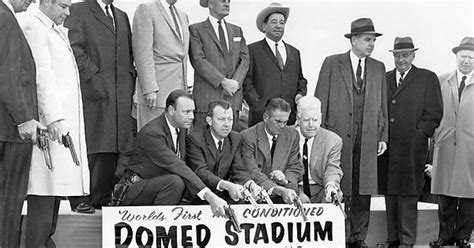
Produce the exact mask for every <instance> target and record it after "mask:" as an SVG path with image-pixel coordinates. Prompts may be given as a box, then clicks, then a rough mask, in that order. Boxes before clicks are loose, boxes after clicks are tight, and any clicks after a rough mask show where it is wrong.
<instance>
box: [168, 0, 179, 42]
mask: <svg viewBox="0 0 474 248" xmlns="http://www.w3.org/2000/svg"><path fill="white" fill-rule="evenodd" d="M170 12H171V17H173V22H174V28H175V29H176V33H178V37H179V39H180V40H181V39H182V38H181V30H180V29H179V24H178V18H176V9H175V8H174V4H170Z"/></svg>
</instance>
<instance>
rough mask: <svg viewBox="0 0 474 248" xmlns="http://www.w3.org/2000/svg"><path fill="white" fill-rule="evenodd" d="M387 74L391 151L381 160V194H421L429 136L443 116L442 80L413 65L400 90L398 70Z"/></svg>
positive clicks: (389, 147)
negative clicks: (440, 83)
mask: <svg viewBox="0 0 474 248" xmlns="http://www.w3.org/2000/svg"><path fill="white" fill-rule="evenodd" d="M386 75H387V86H388V87H387V89H388V91H387V101H388V102H387V103H388V117H389V119H390V126H389V140H388V150H387V151H386V152H385V153H384V154H383V155H382V156H380V157H379V167H378V169H379V187H380V189H379V191H380V193H384V194H390V195H421V194H422V193H423V186H424V180H423V179H424V174H425V173H424V169H425V164H426V158H427V156H428V137H431V135H433V132H434V130H435V128H436V127H438V125H439V122H440V121H441V117H442V116H443V100H442V98H441V90H440V87H439V81H438V77H437V76H436V74H434V73H433V72H431V71H428V70H426V69H422V68H417V67H416V66H412V68H411V69H410V71H409V72H408V74H407V75H406V76H405V78H404V79H403V81H402V83H401V84H400V86H399V87H397V81H398V80H399V79H397V78H395V77H396V72H395V69H394V70H392V71H389V72H387V74H386ZM402 182H403V183H402Z"/></svg>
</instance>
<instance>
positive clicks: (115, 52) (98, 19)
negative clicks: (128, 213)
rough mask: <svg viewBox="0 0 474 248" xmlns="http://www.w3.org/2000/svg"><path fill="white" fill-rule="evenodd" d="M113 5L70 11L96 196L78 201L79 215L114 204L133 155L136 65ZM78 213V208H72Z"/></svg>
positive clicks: (121, 15) (123, 17)
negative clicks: (118, 174)
mask: <svg viewBox="0 0 474 248" xmlns="http://www.w3.org/2000/svg"><path fill="white" fill-rule="evenodd" d="M112 1H113V0H99V1H96V0H86V1H84V2H80V3H75V4H73V5H72V6H71V8H70V12H71V15H70V16H69V18H67V19H66V21H65V23H64V26H65V27H67V28H69V40H70V41H71V47H72V49H73V51H74V56H75V57H76V61H77V66H78V68H79V73H80V78H81V90H82V99H83V102H84V119H85V126H86V141H87V153H88V160H89V168H90V173H91V183H90V184H91V190H90V192H91V196H90V198H89V199H75V200H74V201H73V202H74V203H73V204H72V205H77V204H79V203H82V204H79V205H78V207H77V208H75V210H79V211H81V210H83V211H89V210H90V207H89V206H87V205H86V204H90V205H92V206H94V207H96V208H100V207H101V206H104V205H107V204H108V203H109V202H110V193H111V192H112V189H113V187H114V184H115V182H116V179H115V169H116V167H117V160H118V158H119V155H120V154H124V153H127V152H130V151H131V150H132V141H133V140H132V118H131V112H132V98H133V92H134V90H135V77H136V71H135V68H134V66H133V57H132V44H131V31H130V23H129V21H128V16H127V14H126V13H125V12H123V11H121V10H120V9H118V8H116V7H114V6H113V5H112ZM72 207H73V208H74V207H75V206H72Z"/></svg>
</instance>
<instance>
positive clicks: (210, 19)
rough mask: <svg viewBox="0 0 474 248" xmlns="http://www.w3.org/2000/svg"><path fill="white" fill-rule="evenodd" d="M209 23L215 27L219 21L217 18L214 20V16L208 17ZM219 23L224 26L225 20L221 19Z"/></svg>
mask: <svg viewBox="0 0 474 248" xmlns="http://www.w3.org/2000/svg"><path fill="white" fill-rule="evenodd" d="M209 21H210V22H211V23H212V24H213V25H216V27H217V25H218V23H217V21H219V20H218V19H217V18H215V17H214V16H211V15H209ZM221 21H222V24H225V19H224V18H222V19H221Z"/></svg>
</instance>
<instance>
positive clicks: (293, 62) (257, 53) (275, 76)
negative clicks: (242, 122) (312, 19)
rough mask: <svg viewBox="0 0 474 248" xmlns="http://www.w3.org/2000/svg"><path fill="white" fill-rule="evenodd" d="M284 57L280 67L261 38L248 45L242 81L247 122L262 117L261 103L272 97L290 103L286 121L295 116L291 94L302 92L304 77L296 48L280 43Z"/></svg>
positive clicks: (303, 91) (292, 121)
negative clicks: (283, 62)
mask: <svg viewBox="0 0 474 248" xmlns="http://www.w3.org/2000/svg"><path fill="white" fill-rule="evenodd" d="M284 44H285V48H286V53H287V59H286V63H285V66H284V68H283V70H282V69H281V68H280V66H279V65H278V61H277V60H276V57H275V55H274V54H273V52H272V50H271V49H270V47H269V46H268V43H267V41H266V40H265V39H263V40H261V41H257V42H255V43H252V44H250V45H249V54H250V66H249V71H248V72H247V76H246V78H245V81H244V86H243V87H244V92H243V94H244V99H245V101H247V103H248V104H249V108H250V110H249V125H250V126H253V125H255V124H256V123H258V122H260V121H262V120H263V112H264V106H265V104H266V103H267V101H268V100H269V99H271V98H274V97H280V98H283V99H285V100H286V101H287V102H288V103H289V104H290V105H291V114H290V119H289V120H288V124H289V125H293V124H294V123H295V120H296V104H295V96H296V95H297V94H301V95H303V96H304V95H306V90H307V88H306V84H307V81H306V79H305V78H304V77H303V72H302V69H301V59H300V52H299V51H298V49H296V48H294V47H293V46H291V45H289V44H287V43H284Z"/></svg>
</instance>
